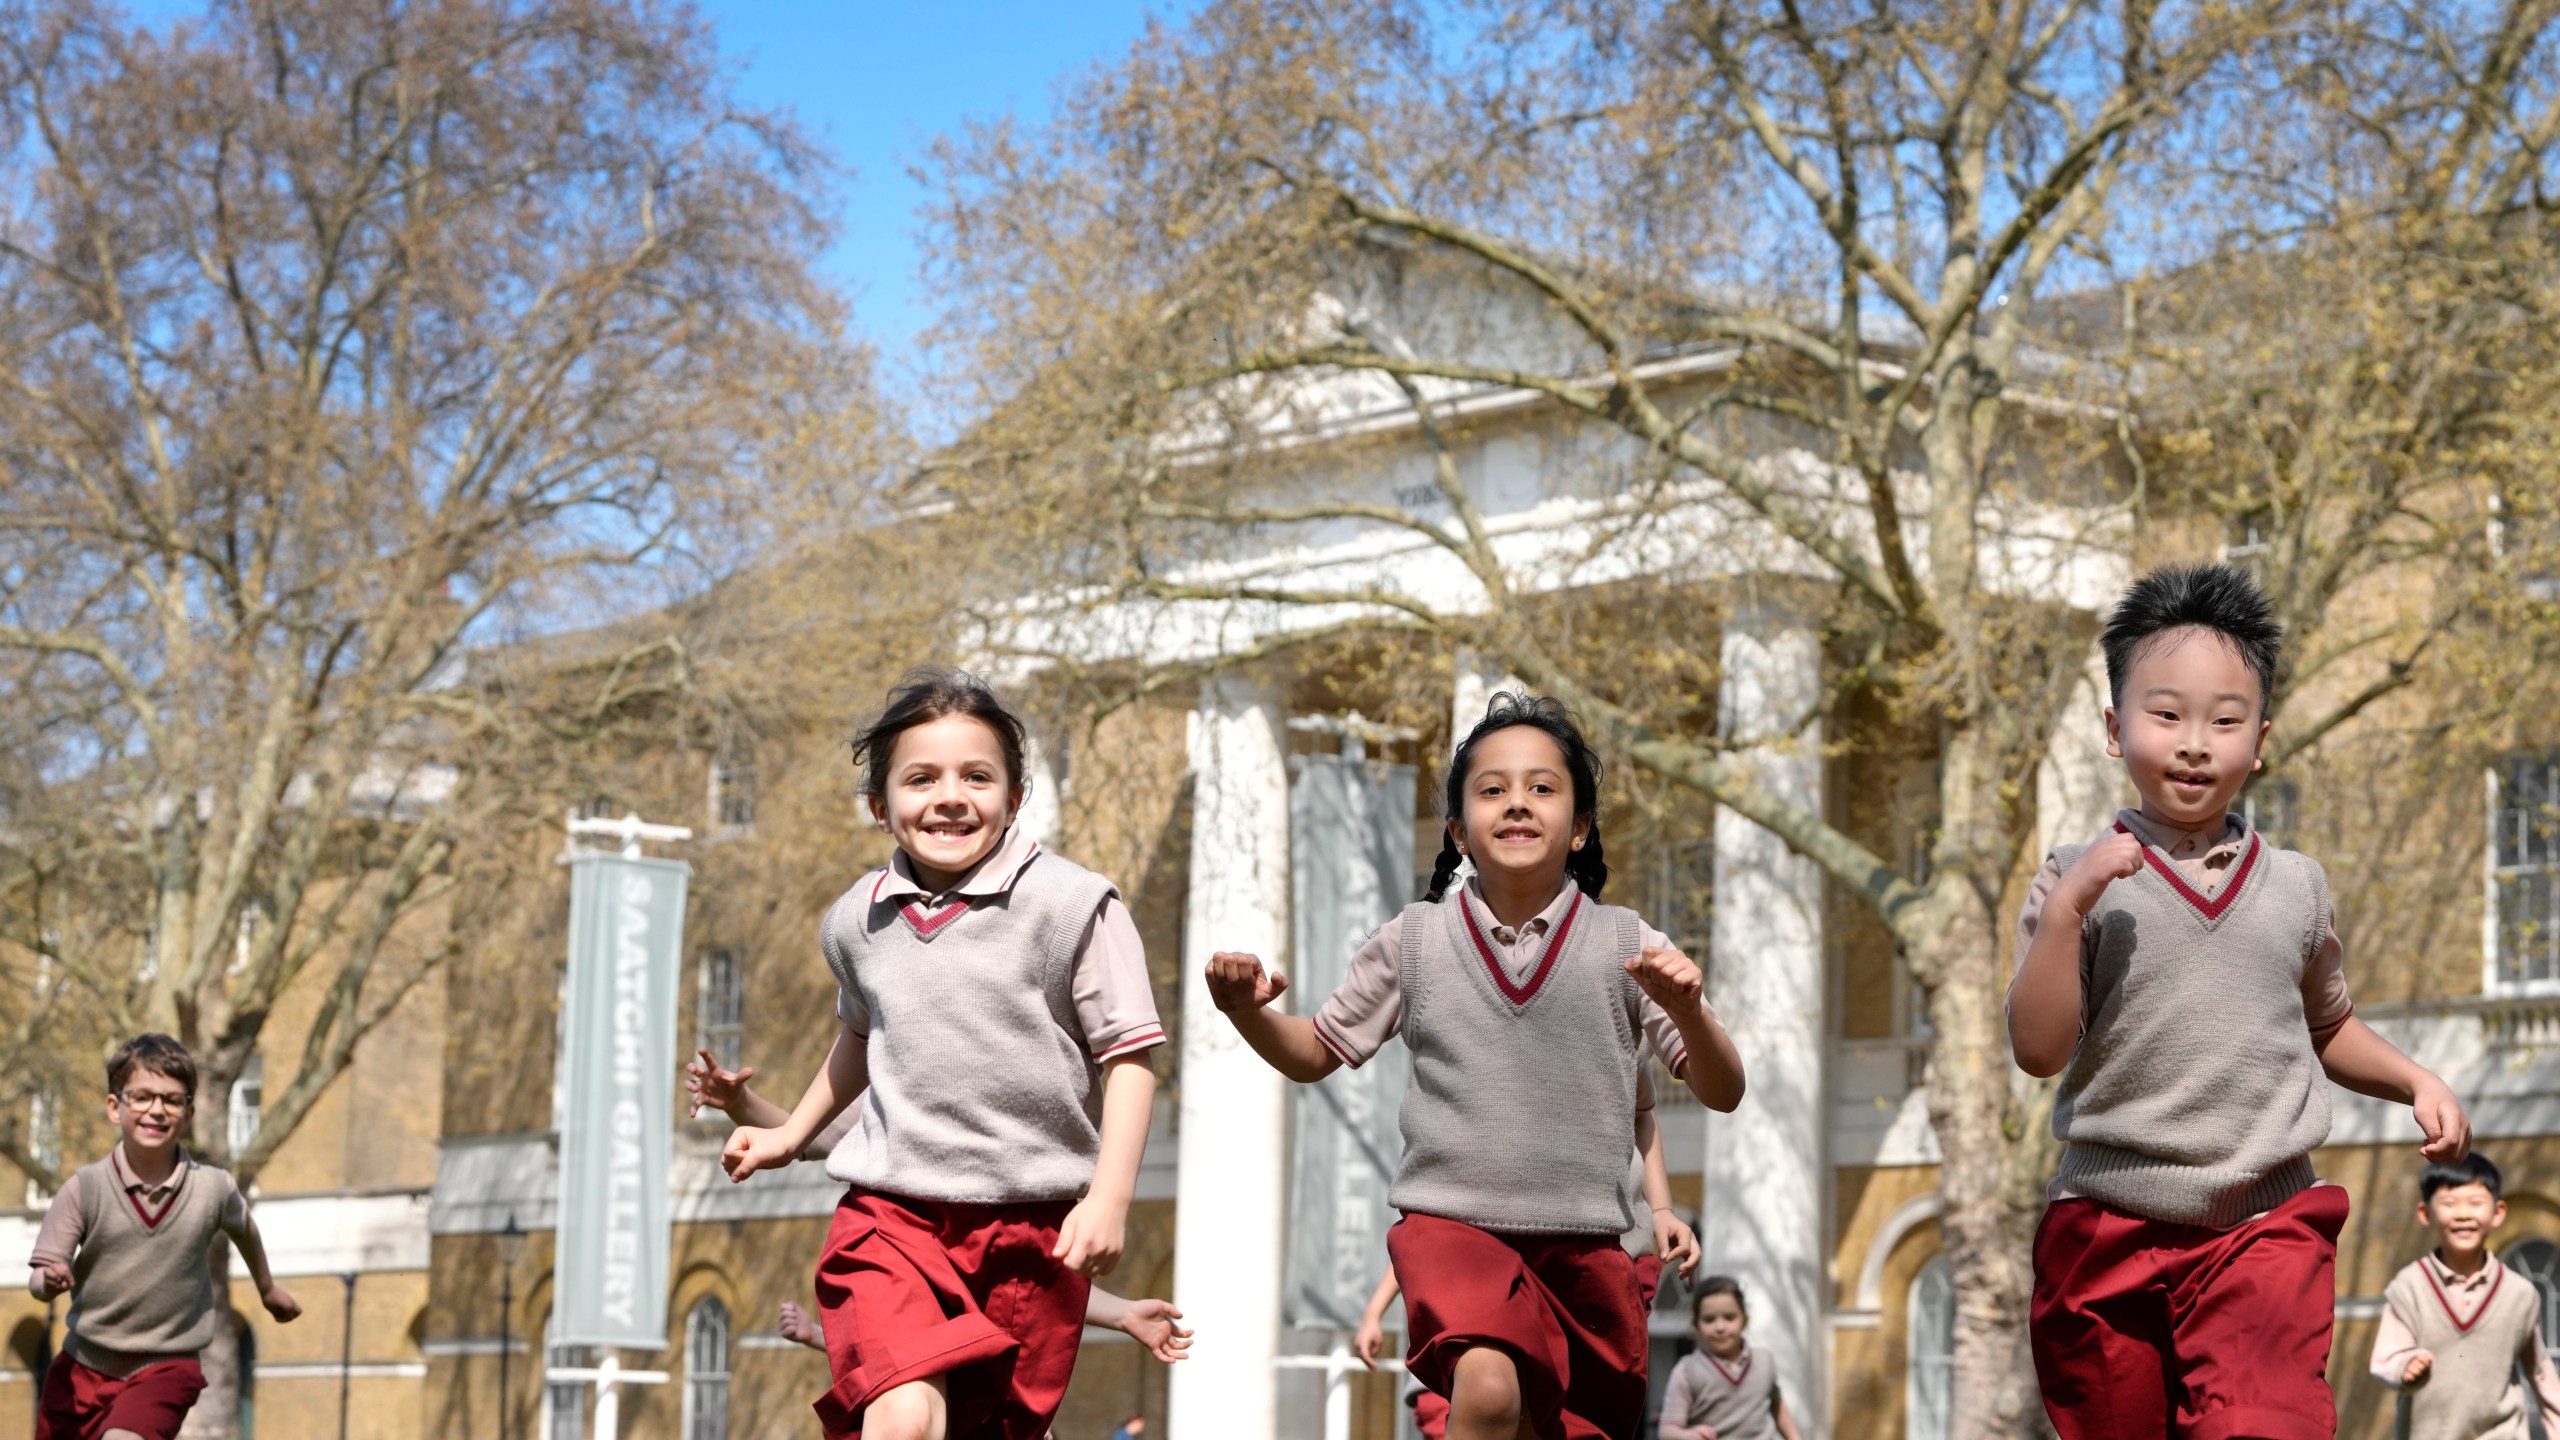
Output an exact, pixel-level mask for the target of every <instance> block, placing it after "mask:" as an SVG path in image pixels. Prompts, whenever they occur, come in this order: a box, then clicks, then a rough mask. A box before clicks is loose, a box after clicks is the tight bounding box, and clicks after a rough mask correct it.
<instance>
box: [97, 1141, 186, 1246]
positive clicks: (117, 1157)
mask: <svg viewBox="0 0 2560 1440" xmlns="http://www.w3.org/2000/svg"><path fill="white" fill-rule="evenodd" d="M107 1159H108V1160H109V1161H110V1162H112V1163H113V1164H114V1165H115V1167H116V1188H117V1189H119V1190H122V1191H123V1192H124V1198H125V1203H126V1204H128V1205H131V1206H132V1207H133V1213H134V1214H136V1215H139V1216H141V1217H142V1228H143V1229H145V1230H157V1229H159V1228H160V1222H161V1221H163V1220H166V1219H168V1218H169V1212H170V1211H172V1210H175V1209H177V1208H178V1196H179V1193H180V1192H182V1191H184V1190H185V1189H186V1188H187V1175H186V1166H187V1157H186V1155H185V1154H184V1153H181V1154H180V1155H179V1156H178V1180H177V1183H176V1184H174V1185H171V1186H170V1187H169V1198H168V1199H166V1200H163V1201H161V1202H160V1213H158V1214H156V1215H155V1214H153V1213H151V1211H150V1209H149V1208H148V1207H146V1206H144V1204H143V1203H142V1192H141V1190H140V1189H139V1188H138V1187H139V1186H140V1185H141V1183H142V1182H141V1181H139V1180H130V1179H127V1178H126V1176H125V1168H124V1155H123V1154H122V1152H121V1151H120V1150H110V1151H108V1152H107Z"/></svg>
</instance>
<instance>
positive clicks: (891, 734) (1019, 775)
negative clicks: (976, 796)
mask: <svg viewBox="0 0 2560 1440" xmlns="http://www.w3.org/2000/svg"><path fill="white" fill-rule="evenodd" d="M950 715H966V716H968V717H969V718H970V719H972V720H975V721H978V722H979V723H981V724H983V725H985V726H986V727H987V728H988V729H990V730H993V731H994V732H996V745H997V746H998V747H999V748H1000V749H1002V750H1003V751H1004V771H1005V787H1006V788H1007V789H1009V790H1012V791H1014V792H1016V793H1019V792H1021V791H1022V790H1023V789H1024V787H1026V786H1027V785H1028V784H1029V783H1030V781H1029V779H1028V777H1027V776H1026V774H1025V773H1024V769H1023V762H1022V747H1023V729H1022V718H1021V717H1020V716H1018V715H1016V714H1014V713H1013V712H1012V711H1011V710H1008V709H1006V708H1005V704H1004V702H1003V701H1002V700H999V699H997V698H996V692H995V687H994V686H992V685H989V684H988V683H987V682H986V681H984V680H981V679H979V678H978V677H977V676H975V675H972V674H970V673H969V672H968V671H966V670H952V669H946V668H944V667H941V666H926V667H923V668H921V669H916V670H910V671H908V672H907V673H906V674H905V675H903V676H900V677H899V679H898V684H897V686H896V688H894V689H892V690H891V691H890V692H889V703H888V705H887V706H886V707H885V708H883V709H882V710H881V712H880V715H879V718H877V719H875V720H873V721H872V722H871V723H870V724H868V725H865V726H863V727H862V728H861V729H860V730H859V731H857V732H855V734H854V737H853V763H854V764H855V765H856V766H858V767H859V768H860V769H861V771H862V793H863V794H864V795H865V796H866V797H868V798H870V799H873V800H877V799H879V798H880V797H882V796H884V795H886V794H888V793H889V752H890V751H892V750H894V749H896V748H897V745H898V737H899V736H901V735H904V734H906V733H907V732H908V731H910V730H913V729H914V728H916V727H917V726H919V725H930V724H932V723H933V722H934V721H936V720H940V719H942V718H944V717H945V716H950Z"/></svg>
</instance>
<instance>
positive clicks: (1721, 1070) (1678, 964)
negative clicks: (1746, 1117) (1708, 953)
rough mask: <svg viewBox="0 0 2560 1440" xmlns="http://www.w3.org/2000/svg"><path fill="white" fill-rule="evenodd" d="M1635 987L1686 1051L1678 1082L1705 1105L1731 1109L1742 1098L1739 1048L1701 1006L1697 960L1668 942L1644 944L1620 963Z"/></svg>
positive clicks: (1702, 983)
mask: <svg viewBox="0 0 2560 1440" xmlns="http://www.w3.org/2000/svg"><path fill="white" fill-rule="evenodd" d="M1626 969H1627V973H1628V974H1629V975H1632V976H1634V977H1635V982H1636V988H1638V989H1640V990H1642V991H1643V992H1644V993H1645V998H1647V999H1649V1000H1651V1001H1652V1002H1653V1003H1654V1004H1655V1005H1656V1006H1658V1007H1659V1008H1660V1009H1661V1011H1662V1013H1663V1014H1665V1015H1668V1016H1670V1017H1671V1023H1672V1024H1673V1025H1675V1026H1677V1027H1678V1028H1679V1031H1680V1044H1681V1046H1682V1048H1684V1049H1686V1050H1687V1051H1688V1052H1689V1058H1688V1060H1687V1062H1686V1063H1684V1064H1682V1065H1681V1067H1680V1083H1682V1084H1683V1085H1686V1086H1688V1087H1689V1093H1690V1094H1692V1095H1695V1096H1697V1097H1698V1103H1699V1104H1701V1105H1704V1106H1706V1107H1707V1108H1708V1109H1710V1110H1714V1111H1718V1112H1722V1113H1731V1111H1732V1110H1733V1108H1734V1107H1735V1106H1737V1105H1740V1104H1741V1103H1742V1087H1743V1080H1742V1052H1741V1051H1739V1050H1736V1049H1735V1048H1733V1037H1732V1036H1730V1035H1727V1034H1725V1033H1724V1022H1722V1021H1720V1020H1718V1019H1717V1018H1716V1016H1715V1012H1714V1011H1713V1010H1710V1009H1708V1008H1707V1003H1706V1000H1707V977H1706V975H1705V973H1704V972H1702V971H1700V970H1699V969H1698V963H1697V962H1696V961H1694V960H1692V959H1690V958H1689V957H1688V956H1686V955H1683V954H1681V953H1680V952H1679V951H1678V950H1677V949H1675V948H1673V947H1672V946H1669V945H1648V946H1646V947H1645V948H1644V949H1643V950H1642V951H1641V952H1639V953H1638V954H1637V955H1636V957H1635V958H1634V959H1632V960H1629V961H1628V962H1627V965H1626Z"/></svg>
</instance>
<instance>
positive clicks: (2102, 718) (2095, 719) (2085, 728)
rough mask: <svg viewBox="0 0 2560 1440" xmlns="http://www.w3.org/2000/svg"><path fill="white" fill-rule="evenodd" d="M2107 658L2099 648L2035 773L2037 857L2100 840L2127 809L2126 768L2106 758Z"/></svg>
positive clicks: (2091, 650) (2065, 703)
mask: <svg viewBox="0 0 2560 1440" xmlns="http://www.w3.org/2000/svg"><path fill="white" fill-rule="evenodd" d="M2106 706H2107V658H2106V652H2105V651H2103V650H2101V649H2099V648H2098V647H2097V646H2095V645H2091V646H2090V647H2089V658H2088V662H2087V663H2086V664H2085V665H2083V666H2082V667H2081V674H2080V678H2079V679H2078V680H2076V681H2074V682H2073V683H2072V686H2071V695H2070V697H2069V698H2068V699H2066V700H2064V701H2063V703H2062V713H2061V714H2060V715H2058V716H2057V717H2055V720H2054V726H2053V734H2052V735H2051V736H2049V737H2048V738H2047V739H2046V740H2045V747H2044V763H2043V764H2041V765H2038V766H2037V767H2036V856H2037V858H2038V859H2042V858H2043V857H2044V856H2045V855H2047V854H2049V853H2051V852H2052V850H2053V847H2054V846H2056V845H2077V844H2080V843H2082V842H2084V841H2087V840H2090V839H2092V838H2094V837H2095V836H2097V835H2098V834H2099V832H2101V831H2103V830H2105V829H2106V828H2107V826H2108V824H2109V823H2110V822H2111V821H2113V820H2114V819H2115V816H2116V811H2117V810H2119V809H2121V808H2122V807H2123V805H2124V803H2125V800H2124V795H2125V790H2126V788H2127V787H2126V783H2125V774H2124V762H2123V761H2121V760H2112V759H2109V758H2108V756H2107V711H2106Z"/></svg>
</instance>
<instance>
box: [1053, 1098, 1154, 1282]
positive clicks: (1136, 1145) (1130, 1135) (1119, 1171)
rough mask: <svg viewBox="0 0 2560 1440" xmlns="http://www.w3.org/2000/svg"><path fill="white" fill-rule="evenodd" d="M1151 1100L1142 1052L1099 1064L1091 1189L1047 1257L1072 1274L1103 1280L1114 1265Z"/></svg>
mask: <svg viewBox="0 0 2560 1440" xmlns="http://www.w3.org/2000/svg"><path fill="white" fill-rule="evenodd" d="M1155 1098H1156V1072H1155V1066H1154V1065H1153V1064H1152V1063H1151V1062H1150V1061H1149V1058H1148V1056H1147V1055H1146V1054H1145V1052H1143V1051H1142V1052H1140V1053H1138V1054H1135V1055H1121V1056H1116V1057H1114V1058H1112V1059H1110V1060H1106V1061H1104V1062H1103V1064H1102V1153H1101V1154H1100V1155H1099V1156H1098V1157H1096V1159H1095V1160H1094V1164H1093V1184H1092V1186H1091V1187H1090V1188H1088V1189H1087V1190H1086V1191H1085V1196H1084V1198H1083V1199H1082V1200H1079V1201H1077V1202H1076V1206H1075V1208H1074V1209H1073V1210H1070V1211H1068V1212H1067V1218H1066V1221H1065V1223H1063V1224H1061V1225H1060V1226H1059V1227H1058V1246H1057V1248H1056V1249H1055V1250H1054V1251H1052V1252H1050V1253H1051V1254H1052V1255H1053V1256H1055V1257H1056V1258H1057V1259H1060V1260H1063V1261H1065V1262H1066V1266H1067V1268H1068V1269H1070V1270H1073V1271H1075V1272H1077V1273H1078V1274H1082V1275H1108V1274H1110V1273H1111V1267H1113V1266H1115V1265H1117V1264H1119V1263H1120V1248H1121V1246H1122V1244H1123V1243H1124V1241H1125V1238H1126V1231H1127V1226H1128V1221H1129V1201H1130V1199H1131V1197H1133V1196H1135V1195H1136V1194H1137V1193H1138V1162H1139V1161H1141V1160H1143V1159H1145V1158H1146V1153H1147V1120H1148V1117H1149V1116H1150V1115H1151V1114H1152V1113H1153V1110H1154V1107H1155Z"/></svg>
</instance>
